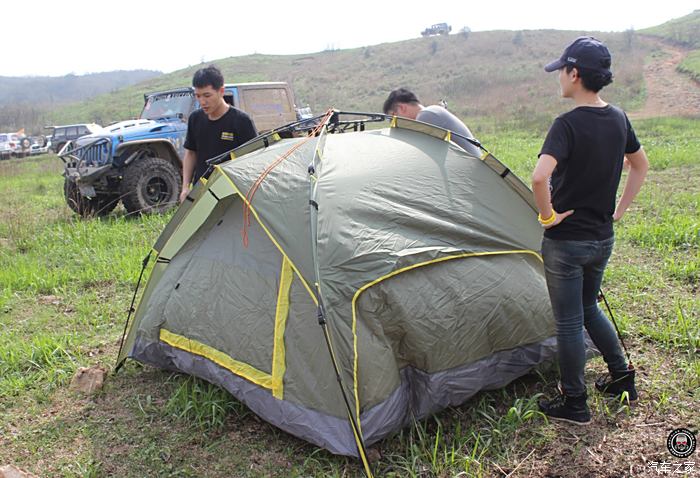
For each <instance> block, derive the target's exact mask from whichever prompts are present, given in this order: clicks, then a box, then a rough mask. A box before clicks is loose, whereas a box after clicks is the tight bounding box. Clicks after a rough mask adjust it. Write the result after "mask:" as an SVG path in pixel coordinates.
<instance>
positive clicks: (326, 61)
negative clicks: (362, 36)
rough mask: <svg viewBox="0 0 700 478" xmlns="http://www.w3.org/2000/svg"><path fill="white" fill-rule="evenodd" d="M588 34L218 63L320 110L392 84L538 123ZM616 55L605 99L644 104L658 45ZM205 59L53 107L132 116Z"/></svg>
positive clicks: (377, 103) (459, 40)
mask: <svg viewBox="0 0 700 478" xmlns="http://www.w3.org/2000/svg"><path fill="white" fill-rule="evenodd" d="M582 34H585V33H584V32H573V31H553V30H551V31H518V32H514V31H493V32H479V33H470V34H469V35H462V34H454V35H450V36H447V37H431V38H418V39H412V40H406V41H402V42H396V43H385V44H380V45H374V46H368V47H364V48H355V49H350V50H335V51H323V52H318V53H313V54H306V55H285V56H276V55H248V56H243V57H232V58H225V59H221V60H218V61H215V62H214V63H215V64H217V65H218V66H219V67H220V68H221V69H222V71H223V72H224V75H225V78H226V80H227V82H246V81H287V82H289V83H291V84H292V86H293V88H294V91H295V93H296V97H297V103H298V104H300V105H306V104H308V105H310V106H311V107H312V109H313V110H314V111H315V112H318V113H320V112H322V111H325V110H326V109H327V108H329V107H335V108H338V109H342V110H350V111H379V110H381V106H382V103H383V101H384V99H385V98H386V95H387V94H388V93H389V91H391V90H392V89H393V88H396V87H399V86H406V87H409V88H412V89H414V90H415V91H416V93H417V94H418V96H419V98H420V99H421V101H422V102H423V103H425V104H431V103H433V102H437V101H438V100H440V99H445V100H446V101H447V103H448V105H449V108H450V109H451V110H453V111H454V112H455V113H456V114H458V115H460V116H461V117H464V118H468V119H476V118H479V120H480V121H479V122H480V123H483V122H484V121H486V119H487V118H488V121H489V122H498V123H502V122H509V121H517V122H518V123H525V124H526V125H529V124H539V123H546V121H542V119H543V118H546V120H547V121H548V120H549V119H551V116H552V114H553V113H555V112H557V111H561V110H563V109H564V108H565V103H564V102H562V101H560V100H558V99H557V91H558V83H557V78H556V76H555V75H548V74H547V73H545V72H544V71H543V70H542V67H543V66H544V64H545V63H547V62H549V61H551V60H552V59H554V58H556V57H558V56H559V55H560V54H561V51H562V49H563V47H564V45H566V44H567V43H569V42H570V41H572V40H573V39H574V38H576V37H577V36H579V35H582ZM596 36H597V37H599V38H600V39H601V40H603V41H605V42H607V43H608V45H609V46H610V49H611V50H612V53H613V56H614V71H615V83H614V85H613V86H612V87H611V88H610V89H609V91H608V92H607V93H606V95H607V96H606V98H607V99H608V100H610V101H613V102H615V103H618V104H621V105H622V106H623V107H625V108H631V107H634V106H635V105H638V104H640V103H641V102H642V101H643V93H644V89H643V82H642V68H643V62H644V58H645V57H646V56H647V55H648V54H649V53H650V51H651V49H652V48H653V47H651V46H650V45H649V44H648V43H647V42H645V41H644V40H643V39H642V38H640V37H638V36H637V35H635V34H625V33H596ZM201 66H202V65H196V66H193V67H190V68H186V69H183V70H179V71H176V72H173V73H171V74H167V75H162V76H159V77H157V78H153V79H151V80H148V81H145V82H142V83H140V84H138V85H134V86H131V87H128V88H124V89H121V90H119V91H115V92H112V93H109V94H106V95H102V96H99V97H97V98H94V99H91V100H90V101H86V102H82V103H80V104H77V105H71V106H66V107H64V108H61V109H59V110H57V111H56V112H55V116H54V120H55V122H57V123H63V122H76V121H96V122H99V123H103V124H104V123H109V122H111V121H117V120H120V119H124V118H130V117H134V116H135V115H137V114H138V113H139V112H140V109H141V106H142V105H143V93H144V92H147V91H153V90H160V89H165V88H171V87H179V86H184V85H189V84H190V82H191V78H192V74H193V73H194V71H195V70H196V69H197V68H200V67H201Z"/></svg>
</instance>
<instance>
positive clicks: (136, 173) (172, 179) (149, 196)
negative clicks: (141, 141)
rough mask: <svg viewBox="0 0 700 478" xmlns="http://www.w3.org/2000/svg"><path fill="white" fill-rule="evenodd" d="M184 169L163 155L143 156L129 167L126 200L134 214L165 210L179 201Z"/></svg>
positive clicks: (125, 180) (125, 175)
mask: <svg viewBox="0 0 700 478" xmlns="http://www.w3.org/2000/svg"><path fill="white" fill-rule="evenodd" d="M181 183H182V179H181V176H180V171H178V169H177V168H176V167H175V166H173V165H172V164H171V163H170V162H169V161H166V160H165V159H161V158H148V157H147V158H143V159H141V160H136V161H135V162H133V163H132V164H130V165H129V167H127V169H126V171H125V172H124V178H123V179H122V202H123V203H124V207H125V208H126V210H127V211H128V212H129V213H131V214H139V213H150V212H163V211H166V210H168V209H170V208H171V207H173V206H175V205H176V204H177V200H178V197H179V196H180V188H181Z"/></svg>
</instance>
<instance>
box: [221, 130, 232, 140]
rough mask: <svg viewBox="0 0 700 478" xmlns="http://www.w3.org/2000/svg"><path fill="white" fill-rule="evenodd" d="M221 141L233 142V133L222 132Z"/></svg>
mask: <svg viewBox="0 0 700 478" xmlns="http://www.w3.org/2000/svg"><path fill="white" fill-rule="evenodd" d="M221 139H222V140H224V141H233V133H227V132H226V131H222V132H221Z"/></svg>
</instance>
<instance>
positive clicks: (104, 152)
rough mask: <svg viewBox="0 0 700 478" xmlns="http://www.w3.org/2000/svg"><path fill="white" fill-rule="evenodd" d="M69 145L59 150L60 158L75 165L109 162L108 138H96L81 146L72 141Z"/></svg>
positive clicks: (110, 149) (100, 164)
mask: <svg viewBox="0 0 700 478" xmlns="http://www.w3.org/2000/svg"><path fill="white" fill-rule="evenodd" d="M71 146H72V147H68V148H64V150H63V151H61V152H62V153H63V154H61V159H63V160H64V161H66V162H70V163H74V164H75V165H76V166H77V167H86V166H102V165H105V164H107V163H109V162H110V159H111V151H112V142H111V141H110V140H109V138H98V139H96V140H94V141H92V142H90V143H87V144H84V145H82V146H78V145H76V144H75V143H73V144H71Z"/></svg>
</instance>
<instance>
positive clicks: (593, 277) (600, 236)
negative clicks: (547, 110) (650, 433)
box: [532, 37, 649, 424]
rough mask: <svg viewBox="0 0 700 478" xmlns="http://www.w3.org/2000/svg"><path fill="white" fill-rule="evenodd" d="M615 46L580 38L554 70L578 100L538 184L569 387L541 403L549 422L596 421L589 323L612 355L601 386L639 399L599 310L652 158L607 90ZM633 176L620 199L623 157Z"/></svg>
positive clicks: (537, 175)
mask: <svg viewBox="0 0 700 478" xmlns="http://www.w3.org/2000/svg"><path fill="white" fill-rule="evenodd" d="M610 65H611V56H610V52H609V51H608V48H607V47H606V46H605V45H604V44H603V43H601V42H600V41H598V40H596V39H595V38H593V37H580V38H577V39H576V40H575V41H574V42H573V43H571V44H570V45H569V46H568V47H567V48H566V50H564V53H563V55H562V56H561V58H559V59H558V60H555V61H553V62H552V63H550V64H548V65H547V66H545V68H544V69H545V71H547V72H552V71H558V72H559V85H560V87H561V96H562V97H564V98H570V99H572V100H573V101H574V104H575V107H574V109H572V110H571V111H569V112H567V113H564V114H563V115H561V116H559V117H558V118H557V119H556V120H554V123H553V124H552V127H551V128H550V130H549V133H548V134H547V138H546V139H545V142H544V145H543V146H542V150H541V151H540V154H539V160H538V162H537V166H536V167H535V170H534V172H533V174H532V190H533V192H534V194H535V201H536V203H537V208H538V209H539V216H538V219H539V221H540V224H542V227H543V228H544V229H545V231H544V238H543V240H542V257H543V259H544V267H545V276H546V279H547V288H548V290H549V297H550V300H551V302H552V311H553V313H554V318H555V321H556V325H557V344H558V352H559V370H560V374H561V382H560V385H561V387H560V392H559V395H558V396H557V397H556V398H554V399H553V400H548V401H541V402H540V404H539V406H540V410H541V411H542V412H543V413H544V414H545V415H547V416H549V417H550V418H555V419H560V420H565V421H569V422H572V423H576V424H587V423H590V420H591V414H590V411H589V409H588V406H587V404H586V398H587V394H586V384H585V382H584V366H585V361H586V346H585V342H584V332H583V330H584V327H585V329H586V330H587V331H588V334H589V335H590V337H591V339H592V340H593V342H594V344H595V345H596V347H597V348H598V350H600V352H601V353H602V355H603V359H604V360H605V362H606V364H607V366H608V370H609V377H608V378H603V379H601V380H599V381H597V382H596V384H595V385H596V388H597V389H598V390H599V391H600V392H602V393H604V394H608V395H614V396H617V397H624V398H626V399H628V400H629V401H634V400H636V399H637V390H636V388H635V384H634V369H633V368H632V366H631V364H628V363H627V361H626V360H625V357H624V355H623V353H622V349H621V348H620V344H619V342H618V339H617V336H616V334H615V330H614V328H613V326H612V324H610V322H609V321H608V320H607V318H606V317H605V316H604V315H603V313H602V311H601V310H600V309H599V308H598V304H597V296H598V291H599V290H600V284H601V282H602V279H603V273H604V271H605V266H606V265H607V262H608V259H609V257H610V254H611V252H612V249H613V243H614V235H613V222H614V221H619V220H620V219H621V218H622V216H623V215H624V214H625V211H626V210H627V208H628V207H629V205H630V204H631V203H632V201H633V200H634V198H635V196H636V195H637V193H638V192H639V190H640V188H641V187H642V183H643V182H644V178H645V177H646V172H647V169H648V168H649V162H648V160H647V157H646V154H645V153H644V150H643V149H642V148H641V145H640V144H639V141H638V140H637V136H636V135H635V133H634V130H633V129H632V126H631V124H630V122H629V120H628V119H627V115H625V113H624V111H622V110H621V109H620V108H617V107H615V106H612V105H609V104H607V103H606V102H605V101H603V100H602V99H601V97H600V95H599V92H600V90H601V89H602V88H603V87H604V86H606V85H609V84H610V83H612V72H611V71H610ZM625 158H627V160H628V161H629V164H630V172H629V175H628V177H627V181H626V183H625V187H624V191H623V193H622V196H621V197H620V200H619V201H618V202H617V206H616V205H615V196H616V192H617V188H618V184H619V182H620V176H621V173H622V166H623V161H624V159H625Z"/></svg>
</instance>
